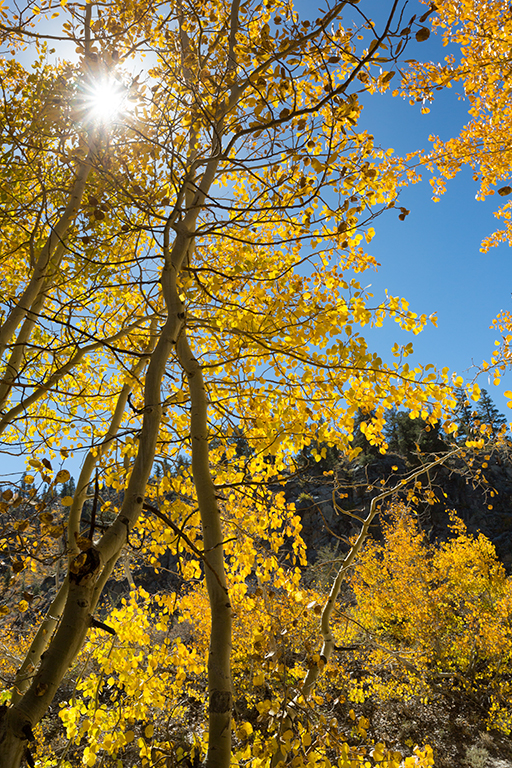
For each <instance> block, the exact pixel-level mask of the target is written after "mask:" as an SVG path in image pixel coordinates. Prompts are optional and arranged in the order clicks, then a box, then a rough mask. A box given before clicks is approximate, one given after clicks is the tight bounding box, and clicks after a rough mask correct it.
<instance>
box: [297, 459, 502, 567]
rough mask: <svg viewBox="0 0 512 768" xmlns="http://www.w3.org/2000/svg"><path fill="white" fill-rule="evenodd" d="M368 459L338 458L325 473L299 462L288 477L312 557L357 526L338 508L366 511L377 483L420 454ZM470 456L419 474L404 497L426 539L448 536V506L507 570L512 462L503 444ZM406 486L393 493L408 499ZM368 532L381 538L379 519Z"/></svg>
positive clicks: (342, 543)
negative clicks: (490, 547)
mask: <svg viewBox="0 0 512 768" xmlns="http://www.w3.org/2000/svg"><path fill="white" fill-rule="evenodd" d="M367 461H368V463H366V464H363V463H361V462H358V461H357V460H356V461H354V462H351V463H348V462H344V461H340V462H339V463H338V464H337V466H336V467H335V469H334V474H333V475H331V476H329V475H325V474H323V473H322V472H318V471H316V468H315V467H309V468H305V469H304V470H303V471H302V472H300V473H299V474H298V475H297V476H295V477H294V478H293V479H291V480H290V481H289V482H288V483H287V486H286V497H287V500H288V501H293V502H295V504H296V507H297V510H298V512H299V514H300V516H301V518H302V523H303V536H304V539H305V541H306V543H307V545H308V559H310V560H311V561H314V560H315V559H316V557H317V555H318V551H319V549H321V548H322V547H326V546H329V547H331V548H333V547H335V546H336V545H337V546H338V549H339V551H340V552H343V551H345V550H346V549H347V543H346V540H347V538H348V537H349V536H351V535H353V534H354V533H356V532H357V531H358V530H359V523H358V521H357V520H356V519H355V518H353V517H350V516H349V515H347V514H344V513H343V510H347V511H349V512H352V513H354V514H356V515H358V516H361V517H364V516H365V515H366V514H367V512H368V509H369V505H370V501H371V499H372V498H373V497H374V496H375V495H377V494H378V493H379V492H380V491H381V490H382V488H383V485H382V481H384V482H385V487H392V486H393V485H395V484H397V483H398V481H399V479H400V478H401V477H403V476H405V475H407V474H408V473H409V472H410V471H411V470H412V469H415V468H416V467H417V466H419V461H415V462H414V464H415V466H414V465H411V463H410V462H409V461H408V460H406V459H405V458H404V457H402V456H400V455H398V454H394V453H389V454H386V455H385V456H382V455H377V456H370V457H367ZM471 461H472V464H471V465H470V464H469V463H468V459H467V457H466V458H451V459H449V460H448V462H447V464H446V465H441V466H438V467H436V468H435V469H434V470H431V471H430V472H429V474H428V476H427V474H424V475H421V476H420V477H419V478H418V481H419V483H421V487H419V485H418V486H417V487H416V488H415V489H414V496H415V500H413V501H412V502H411V501H410V502H409V503H410V504H411V506H412V507H413V508H414V509H415V511H416V513H417V515H418V520H419V524H420V526H421V528H422V529H423V530H424V531H425V532H426V533H427V534H428V536H429V538H430V539H431V540H443V539H445V538H447V536H448V535H449V529H448V523H449V516H448V514H447V510H454V511H455V512H456V513H457V514H458V516H459V517H460V518H461V519H462V520H463V521H464V523H465V524H466V526H467V528H468V531H469V532H470V533H474V534H476V533H478V532H481V533H483V534H484V535H485V536H487V538H489V539H490V540H491V541H492V542H493V543H494V545H495V546H496V549H497V552H498V556H499V557H500V559H501V560H502V562H503V563H504V565H505V566H506V567H507V568H511V569H512V461H511V459H510V457H509V455H508V451H506V450H500V451H495V452H494V453H493V454H492V455H491V456H489V454H483V453H482V454H478V455H476V456H474V457H473V458H472V460H471ZM423 463H428V461H427V460H426V459H424V460H423ZM408 491H409V492H410V493H413V491H412V489H411V487H409V486H408V487H407V489H405V490H404V491H400V492H399V493H397V495H396V500H401V501H407V496H408ZM391 499H392V497H390V499H389V500H388V503H389V502H390V501H391ZM371 533H372V535H373V536H374V537H376V538H379V537H380V522H379V521H377V522H376V524H375V525H374V526H373V528H372V531H371Z"/></svg>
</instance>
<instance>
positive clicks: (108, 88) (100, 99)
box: [87, 80, 126, 123]
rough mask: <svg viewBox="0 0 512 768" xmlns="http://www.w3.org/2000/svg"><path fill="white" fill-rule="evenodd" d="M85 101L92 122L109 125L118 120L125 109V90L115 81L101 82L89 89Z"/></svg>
mask: <svg viewBox="0 0 512 768" xmlns="http://www.w3.org/2000/svg"><path fill="white" fill-rule="evenodd" d="M87 101H88V111H89V114H90V116H91V117H92V119H93V120H95V121H97V122H100V123H110V122H112V121H113V120H115V119H116V118H118V117H119V115H120V114H121V113H122V112H123V111H124V109H125V107H126V88H124V87H123V86H122V85H120V84H119V83H118V82H117V81H116V80H103V81H102V82H99V83H96V84H95V86H94V87H93V88H91V90H90V93H89V98H88V100H87Z"/></svg>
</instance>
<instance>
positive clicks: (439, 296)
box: [360, 0, 512, 416]
mask: <svg viewBox="0 0 512 768" xmlns="http://www.w3.org/2000/svg"><path fill="white" fill-rule="evenodd" d="M363 5H364V6H365V7H367V8H368V7H371V6H374V7H375V8H378V10H379V11H382V9H383V8H386V7H389V5H390V3H387V2H385V3H383V2H382V0H381V1H380V2H378V3H376V2H373V3H369V4H363V3H361V7H363ZM424 8H425V6H421V5H420V4H419V3H417V2H412V3H410V11H408V13H407V14H406V17H407V20H408V19H409V18H410V16H411V15H412V14H413V13H414V12H418V13H419V14H421V12H422V10H424ZM379 15H380V13H379ZM447 52H448V49H447V48H443V46H442V44H441V41H440V38H439V37H436V36H433V35H432V36H431V38H430V39H429V40H428V41H427V42H423V43H417V42H416V41H415V40H414V39H413V40H412V41H411V43H410V47H409V48H408V50H407V56H408V57H410V58H417V59H419V60H425V59H427V60H433V61H439V60H442V59H443V58H444V56H446V54H447ZM395 81H396V78H395ZM395 81H393V84H394V83H395ZM460 90H461V88H460V87H457V86H456V87H454V88H453V89H451V90H448V91H445V92H441V93H439V94H438V95H437V98H436V101H435V102H434V103H433V104H432V105H429V106H430V109H431V111H430V113H429V114H427V115H422V114H421V111H420V110H421V104H416V105H414V106H411V105H409V103H408V102H407V101H404V100H403V99H400V98H398V97H395V98H393V97H392V95H391V93H388V94H385V95H374V96H369V97H364V98H363V97H362V102H363V104H364V109H363V113H362V118H361V121H360V125H361V126H362V127H364V128H366V129H367V130H368V131H369V132H370V133H372V134H373V135H374V137H375V140H376V142H377V143H379V144H381V145H382V146H383V147H385V148H387V147H392V148H393V149H394V150H395V154H396V155H404V154H406V153H407V152H410V151H413V150H417V149H421V148H428V147H429V146H430V142H429V141H428V137H429V135H430V134H437V135H439V136H440V137H441V138H442V139H447V138H449V137H451V136H456V135H457V134H458V133H459V131H460V129H461V127H462V126H463V125H464V124H465V123H467V122H468V114H467V110H468V102H467V101H464V100H459V99H458V93H459V92H460ZM471 174H472V172H471V170H470V169H469V168H467V169H465V170H464V171H463V172H462V173H460V174H459V175H458V176H457V177H456V179H454V180H452V181H449V182H448V184H447V192H446V194H445V195H444V196H443V197H442V198H441V201H440V202H438V203H434V202H433V201H432V200H431V187H430V184H429V183H428V179H429V177H430V176H429V173H428V172H425V174H424V179H423V182H422V183H420V184H417V185H415V186H412V187H409V188H407V189H405V190H403V192H402V193H401V198H400V204H401V205H404V206H405V207H406V208H408V209H409V210H410V211H411V213H410V214H409V216H407V218H406V219H405V221H403V222H401V221H399V220H398V211H389V212H388V211H386V212H385V213H384V214H383V215H382V216H381V217H379V218H378V219H377V220H376V222H375V224H374V228H375V231H376V236H375V238H374V240H373V241H372V242H371V244H370V245H369V246H368V250H369V252H370V253H372V255H374V256H375V257H376V259H377V261H378V262H380V264H381V267H380V268H379V270H378V272H367V273H365V274H364V275H363V276H362V279H361V282H362V283H363V285H368V284H370V283H371V285H372V288H371V289H370V290H371V291H372V292H373V293H374V294H375V298H376V300H380V299H382V297H383V295H384V291H385V289H387V290H388V291H389V293H390V294H392V295H395V296H396V295H399V296H400V297H405V298H406V299H407V300H408V301H409V303H410V306H411V309H413V310H414V311H415V312H417V313H418V314H422V313H426V314H427V315H429V314H431V313H432V312H436V313H437V316H438V328H437V329H436V328H434V327H433V326H430V327H429V328H428V329H427V330H425V331H424V332H423V333H421V334H420V335H419V336H417V337H415V338H414V339H413V343H414V348H415V355H414V357H413V358H411V360H412V361H413V362H416V363H424V364H426V363H434V364H435V365H436V366H438V367H443V366H449V367H450V369H451V370H454V371H456V372H457V373H458V374H460V375H462V376H463V377H464V378H465V379H472V378H473V376H474V375H475V373H476V370H475V369H474V368H472V366H479V365H480V364H481V362H482V360H484V359H486V360H489V359H490V357H491V355H492V352H493V350H494V349H495V346H494V341H495V339H498V338H499V334H498V333H497V332H496V331H495V330H489V326H490V324H491V322H492V320H493V319H494V318H495V317H496V315H497V314H498V312H500V311H501V310H508V309H512V299H511V291H512V259H511V254H510V252H509V247H508V246H506V245H501V246H500V247H498V248H493V249H491V250H490V251H489V252H488V253H486V254H484V253H481V252H480V244H481V241H482V240H483V238H484V237H485V236H487V235H489V234H490V233H491V232H492V231H494V229H495V228H497V224H498V222H497V220H496V219H495V218H494V216H493V211H494V210H495V209H496V208H497V207H498V200H499V198H498V200H497V199H496V197H494V198H488V199H487V200H486V201H485V202H481V201H477V200H476V199H475V194H476V192H477V183H476V182H474V181H473V179H472V176H471ZM504 183H505V182H504ZM369 338H370V339H371V344H372V347H373V348H374V349H375V351H377V352H378V353H379V354H380V355H381V356H383V357H384V358H385V359H390V354H389V349H390V347H391V346H392V344H393V343H394V342H395V341H398V342H399V343H407V342H409V341H411V336H410V334H406V333H405V332H401V331H400V329H399V328H398V326H396V325H395V324H388V325H387V326H386V327H385V328H384V329H377V330H376V331H375V332H371V333H370V334H369ZM478 382H479V384H480V386H481V387H483V388H486V389H488V390H489V393H490V395H491V397H492V398H493V399H494V400H495V402H496V405H497V406H498V408H499V409H500V410H501V411H503V412H505V413H506V411H507V408H506V398H504V396H503V391H504V390H506V389H512V374H511V373H508V374H507V375H506V376H504V377H503V378H502V384H501V385H500V387H498V388H497V387H494V386H493V384H492V382H489V381H488V377H487V376H486V375H482V376H480V378H479V379H478ZM507 415H510V414H507ZM511 416H512V415H511Z"/></svg>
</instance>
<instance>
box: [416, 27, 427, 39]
mask: <svg viewBox="0 0 512 768" xmlns="http://www.w3.org/2000/svg"><path fill="white" fill-rule="evenodd" d="M429 37H430V29H429V28H428V27H421V29H418V31H417V32H416V40H417V41H418V43H424V42H425V40H428V39H429Z"/></svg>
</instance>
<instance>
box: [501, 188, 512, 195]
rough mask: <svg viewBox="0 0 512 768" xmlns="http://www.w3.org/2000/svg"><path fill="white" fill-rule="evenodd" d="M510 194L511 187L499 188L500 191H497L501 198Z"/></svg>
mask: <svg viewBox="0 0 512 768" xmlns="http://www.w3.org/2000/svg"><path fill="white" fill-rule="evenodd" d="M511 192H512V187H501V189H498V195H501V196H502V197H506V196H507V195H510V193H511Z"/></svg>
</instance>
